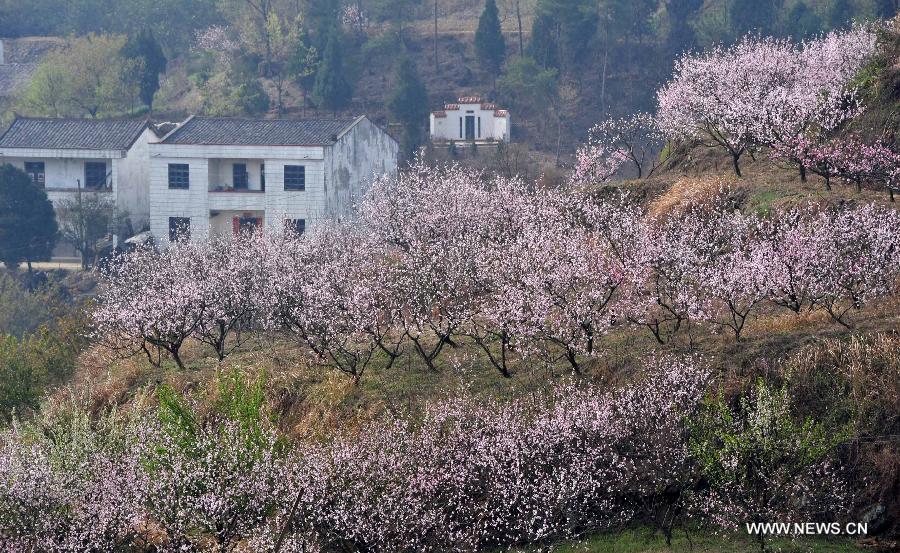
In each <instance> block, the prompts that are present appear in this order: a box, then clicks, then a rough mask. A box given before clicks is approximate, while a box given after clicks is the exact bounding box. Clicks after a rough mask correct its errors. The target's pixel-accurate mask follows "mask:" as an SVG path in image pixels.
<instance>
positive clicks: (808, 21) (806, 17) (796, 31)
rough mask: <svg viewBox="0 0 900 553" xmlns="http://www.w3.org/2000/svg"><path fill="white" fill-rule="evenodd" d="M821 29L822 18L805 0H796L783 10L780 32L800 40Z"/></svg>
mask: <svg viewBox="0 0 900 553" xmlns="http://www.w3.org/2000/svg"><path fill="white" fill-rule="evenodd" d="M821 30H822V20H821V18H820V17H819V16H818V14H816V12H815V11H814V10H813V9H812V8H810V7H809V4H807V3H806V2H804V1H803V0H797V1H796V2H794V3H793V4H792V5H791V6H790V7H789V8H788V9H787V10H786V11H785V12H784V17H783V19H782V22H781V33H780V34H781V35H782V36H786V37H791V38H793V39H794V40H796V41H800V40H803V39H804V38H807V37H809V36H810V35H813V34H815V33H817V32H819V31H821Z"/></svg>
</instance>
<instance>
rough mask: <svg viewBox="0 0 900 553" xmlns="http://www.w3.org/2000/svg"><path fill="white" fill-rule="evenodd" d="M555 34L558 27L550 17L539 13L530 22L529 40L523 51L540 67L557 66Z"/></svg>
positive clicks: (557, 53)
mask: <svg viewBox="0 0 900 553" xmlns="http://www.w3.org/2000/svg"><path fill="white" fill-rule="evenodd" d="M557 35H558V29H557V26H556V22H555V21H554V20H553V19H552V17H550V16H549V15H548V14H544V13H539V14H538V15H537V16H536V17H535V18H534V22H533V23H532V24H531V40H529V42H528V48H527V50H526V52H525V53H526V54H527V55H528V57H530V58H531V59H533V60H535V61H537V62H538V63H539V64H540V65H541V67H544V68H548V67H556V68H559V45H558V44H557Z"/></svg>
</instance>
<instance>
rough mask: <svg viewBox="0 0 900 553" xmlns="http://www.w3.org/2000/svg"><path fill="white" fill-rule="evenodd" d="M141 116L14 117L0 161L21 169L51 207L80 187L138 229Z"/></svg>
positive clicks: (141, 217) (144, 141)
mask: <svg viewBox="0 0 900 553" xmlns="http://www.w3.org/2000/svg"><path fill="white" fill-rule="evenodd" d="M156 139H157V136H156V134H155V133H154V132H153V130H152V128H151V127H150V125H149V123H148V122H147V121H146V120H137V119H40V118H30V117H16V119H15V120H14V121H13V123H12V125H10V127H9V128H8V129H7V130H6V132H5V133H3V135H2V136H0V163H9V164H11V165H13V166H15V167H18V168H19V169H22V170H23V171H25V172H26V173H27V174H28V176H29V177H31V181H32V182H33V183H34V185H35V186H38V187H40V188H44V189H45V190H46V191H47V196H48V197H49V198H50V201H52V202H53V204H54V205H56V206H58V205H59V203H60V201H62V200H63V199H67V198H74V197H75V194H76V193H77V192H78V191H79V189H80V190H81V191H82V192H83V191H90V192H96V193H98V194H102V195H105V196H107V197H108V198H109V199H110V201H111V202H112V203H113V204H114V205H115V208H116V210H117V211H118V212H119V213H120V214H123V215H124V214H125V213H127V214H128V216H129V217H130V219H131V224H132V227H133V228H134V229H135V230H136V231H137V230H140V229H141V228H142V227H144V226H145V225H146V224H147V223H148V221H149V217H150V209H149V207H150V202H149V197H148V191H149V179H148V172H147V166H148V158H147V155H148V144H149V143H150V142H151V141H153V140H156Z"/></svg>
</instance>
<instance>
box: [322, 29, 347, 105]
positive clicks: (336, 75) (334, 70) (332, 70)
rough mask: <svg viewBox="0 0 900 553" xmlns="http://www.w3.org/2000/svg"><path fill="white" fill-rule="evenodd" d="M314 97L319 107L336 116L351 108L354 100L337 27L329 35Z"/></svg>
mask: <svg viewBox="0 0 900 553" xmlns="http://www.w3.org/2000/svg"><path fill="white" fill-rule="evenodd" d="M313 96H314V97H315V99H316V102H317V103H318V104H319V107H322V108H325V109H330V110H331V111H332V112H333V113H334V114H335V116H336V115H337V111H338V110H339V109H342V108H345V107H347V106H349V105H350V101H351V100H352V99H353V88H352V87H351V86H350V83H349V82H347V78H346V77H345V76H344V62H343V56H342V52H341V44H340V34H339V31H338V29H337V27H332V28H331V30H330V31H329V33H328V43H327V45H326V46H325V53H324V54H323V55H322V63H321V65H319V70H318V72H317V73H316V83H315V85H314V86H313Z"/></svg>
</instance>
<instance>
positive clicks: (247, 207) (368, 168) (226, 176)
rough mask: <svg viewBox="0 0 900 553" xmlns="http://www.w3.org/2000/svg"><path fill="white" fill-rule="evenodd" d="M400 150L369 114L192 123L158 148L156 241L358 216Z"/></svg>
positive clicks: (153, 149)
mask: <svg viewBox="0 0 900 553" xmlns="http://www.w3.org/2000/svg"><path fill="white" fill-rule="evenodd" d="M398 149H399V148H398V144H397V141H396V140H394V139H393V138H392V137H391V136H390V135H388V134H387V133H386V132H384V131H383V130H382V129H381V128H379V127H378V126H377V125H375V124H374V123H372V122H371V121H369V119H368V118H366V117H365V116H362V117H357V118H355V119H335V120H288V119H238V118H216V117H191V118H189V119H187V120H186V121H185V122H184V123H182V124H180V125H179V126H178V127H176V128H175V129H174V130H172V131H171V132H169V133H168V134H167V135H165V136H164V137H162V138H161V139H160V140H159V141H158V142H156V143H153V144H151V145H150V156H149V159H150V230H151V232H152V234H153V236H154V238H155V239H156V240H157V242H158V243H166V242H168V241H170V240H173V239H176V238H178V237H183V236H184V234H185V233H187V234H189V236H190V237H191V238H192V239H205V238H207V237H210V236H233V235H234V234H235V233H237V232H239V231H240V230H241V229H244V228H248V227H250V228H257V227H263V226H265V227H269V228H274V227H275V226H276V225H285V224H289V225H291V226H292V227H294V228H295V229H297V230H299V231H301V232H302V231H303V230H305V229H306V228H308V227H309V226H310V225H313V224H315V223H316V221H319V220H322V219H325V218H335V217H341V216H344V215H346V214H348V213H350V212H351V211H352V209H353V207H354V206H355V205H356V203H357V202H358V200H359V199H360V198H361V197H362V196H363V194H364V193H365V192H366V190H367V189H368V187H369V185H370V184H371V182H372V180H373V178H374V177H375V176H377V175H381V174H385V173H386V174H395V173H396V171H397V153H398Z"/></svg>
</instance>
